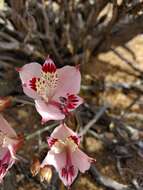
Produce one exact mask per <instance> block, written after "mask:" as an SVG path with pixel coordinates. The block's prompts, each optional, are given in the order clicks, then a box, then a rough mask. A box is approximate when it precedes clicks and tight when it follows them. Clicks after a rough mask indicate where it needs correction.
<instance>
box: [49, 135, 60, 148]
mask: <svg viewBox="0 0 143 190" xmlns="http://www.w3.org/2000/svg"><path fill="white" fill-rule="evenodd" d="M57 141H58V139H55V138H52V137H49V138H48V140H47V142H48V145H49V148H51V147H52V146H53V145H54V144H55V142H57Z"/></svg>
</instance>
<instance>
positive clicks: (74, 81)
mask: <svg viewBox="0 0 143 190" xmlns="http://www.w3.org/2000/svg"><path fill="white" fill-rule="evenodd" d="M19 73H20V78H21V80H22V84H23V91H24V93H25V94H26V95H28V96H29V97H31V98H33V99H34V100H35V106H36V109H37V111H38V112H39V114H40V115H41V116H42V121H43V122H47V121H48V120H62V119H64V118H65V115H67V114H68V113H69V112H70V111H73V110H74V109H75V108H77V107H78V106H79V105H80V104H81V103H82V102H83V101H82V99H81V98H80V97H79V96H77V94H78V93H79V90H80V82H81V75H80V72H79V69H78V68H76V67H73V66H64V67H63V68H60V69H57V68H56V66H55V64H54V62H53V61H52V60H51V59H50V58H47V59H46V61H45V63H44V64H43V66H41V65H40V64H38V63H29V64H26V65H24V66H23V67H22V68H21V69H19Z"/></svg>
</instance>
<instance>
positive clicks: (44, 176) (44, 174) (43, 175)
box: [39, 166, 52, 183]
mask: <svg viewBox="0 0 143 190" xmlns="http://www.w3.org/2000/svg"><path fill="white" fill-rule="evenodd" d="M39 175H40V180H41V182H43V181H44V180H45V181H47V182H48V183H50V181H51V179H52V168H51V167H50V166H45V167H43V168H41V169H40V172H39Z"/></svg>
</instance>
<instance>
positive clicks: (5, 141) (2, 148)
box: [0, 115, 22, 182]
mask: <svg viewBox="0 0 143 190" xmlns="http://www.w3.org/2000/svg"><path fill="white" fill-rule="evenodd" d="M21 143H22V141H21V140H20V139H19V137H18V136H17V135H16V133H15V131H14V130H13V129H12V128H11V127H10V125H9V124H8V123H7V121H6V120H5V119H4V118H3V116H2V115H0V182H2V180H3V178H4V176H5V175H6V174H7V172H8V170H9V169H10V168H11V167H12V165H13V164H14V163H15V160H16V157H15V154H16V151H17V150H18V148H19V146H20V144H21Z"/></svg>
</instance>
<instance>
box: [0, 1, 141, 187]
mask: <svg viewBox="0 0 143 190" xmlns="http://www.w3.org/2000/svg"><path fill="white" fill-rule="evenodd" d="M48 55H50V57H51V58H52V59H53V60H54V62H55V64H56V66H57V67H62V66H64V65H73V66H75V65H80V70H81V73H82V85H81V92H80V95H81V96H82V97H83V98H84V100H85V103H84V104H83V105H82V106H80V108H79V109H78V110H77V111H76V112H75V115H73V116H71V117H70V118H69V119H68V121H67V122H68V124H69V126H71V128H72V129H74V130H78V131H81V132H83V131H84V136H83V138H82V143H81V148H82V149H83V150H84V151H85V152H86V153H87V154H88V155H89V156H92V157H94V158H95V159H96V164H95V165H93V166H92V167H91V168H90V170H89V171H88V172H86V173H85V174H80V175H79V176H78V179H77V180H76V181H75V183H74V184H73V186H72V187H71V189H72V190H78V189H79V188H80V190H87V189H89V190H112V189H114V190H136V189H137V190H141V189H143V1H142V0H0V111H1V112H2V114H3V115H4V116H5V118H6V119H7V120H8V121H9V123H10V124H11V125H12V127H14V129H15V130H16V131H17V132H18V133H22V134H24V136H25V143H24V146H23V149H21V150H20V151H19V161H17V164H16V165H15V166H14V167H13V168H12V169H11V170H10V172H9V173H8V175H7V176H6V177H5V179H4V183H3V184H2V185H1V186H0V189H1V190H27V189H31V190H47V189H50V190H58V189H60V190H64V187H63V185H62V184H61V182H60V181H59V179H58V177H57V174H56V172H55V171H54V170H52V178H51V179H50V180H49V182H46V181H42V179H41V176H40V175H38V176H36V177H32V174H31V172H30V167H31V164H32V160H33V159H34V160H35V159H41V160H42V158H43V157H44V156H45V154H46V152H47V150H48V147H47V143H46V136H47V135H49V134H50V133H51V131H52V130H53V127H55V124H54V122H49V123H47V124H46V125H45V126H41V123H40V120H41V118H40V116H39V115H38V114H37V112H36V110H35V107H34V105H33V102H32V101H31V100H30V99H29V98H28V97H26V96H25V95H24V94H23V91H22V87H21V82H20V79H19V76H18V73H17V72H16V68H17V67H21V66H23V65H24V64H26V63H29V62H33V61H34V62H39V63H41V64H43V62H44V60H45V58H46V57H47V56H48Z"/></svg>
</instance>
